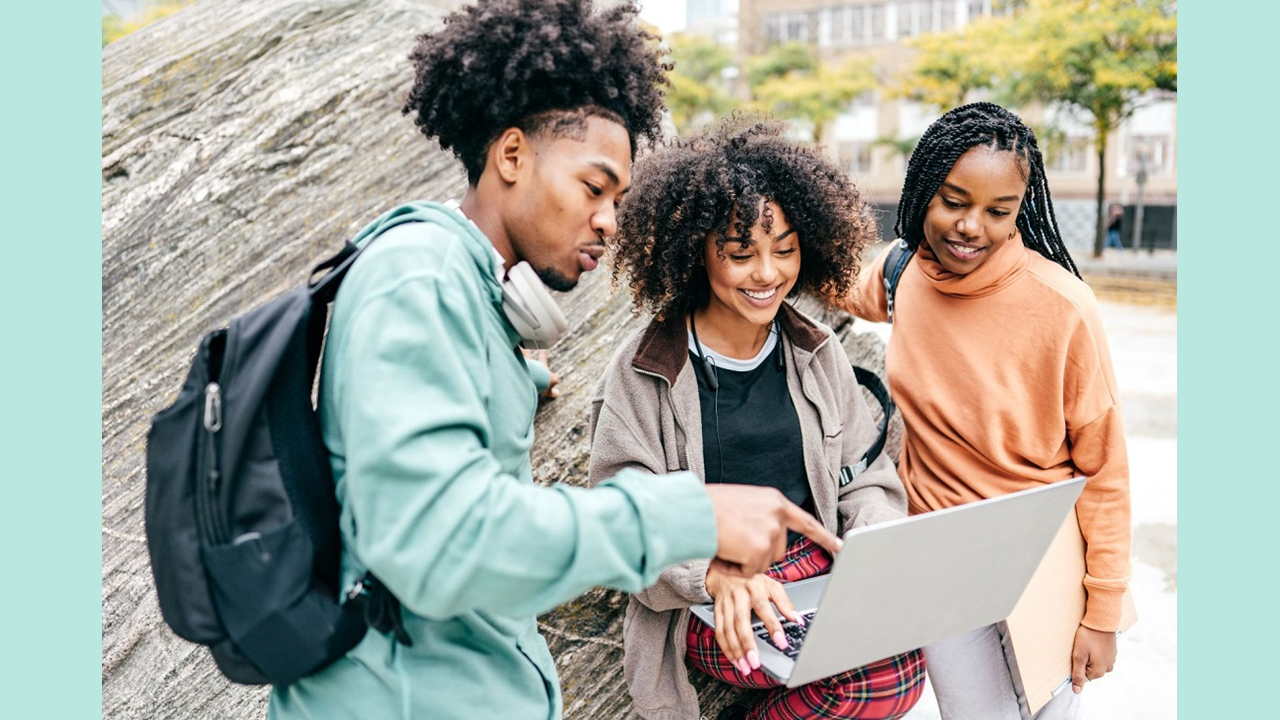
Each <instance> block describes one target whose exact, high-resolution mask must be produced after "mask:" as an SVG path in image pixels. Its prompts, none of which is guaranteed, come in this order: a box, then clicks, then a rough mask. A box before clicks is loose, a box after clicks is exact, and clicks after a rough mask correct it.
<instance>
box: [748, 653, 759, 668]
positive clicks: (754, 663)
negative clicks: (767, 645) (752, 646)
mask: <svg viewBox="0 0 1280 720" xmlns="http://www.w3.org/2000/svg"><path fill="white" fill-rule="evenodd" d="M747 665H750V666H751V669H752V670H755V669H757V668H759V667H760V653H758V652H756V651H755V650H749V651H747Z"/></svg>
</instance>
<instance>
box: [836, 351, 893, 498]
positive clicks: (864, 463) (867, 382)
mask: <svg viewBox="0 0 1280 720" xmlns="http://www.w3.org/2000/svg"><path fill="white" fill-rule="evenodd" d="M853 375H854V377H856V378H857V379H858V383H859V384H861V385H862V386H863V387H865V388H866V389H868V390H870V391H871V394H872V395H874V396H875V398H876V400H878V401H880V409H881V410H883V411H884V416H883V417H881V418H880V423H879V425H878V426H877V428H878V430H879V434H878V435H877V436H876V439H875V442H873V443H871V447H870V448H867V452H866V453H864V454H863V456H862V459H861V460H859V461H858V462H857V463H856V464H854V465H845V466H844V467H842V468H840V487H844V486H845V485H848V484H849V483H851V482H853V479H854V478H856V477H858V476H859V475H861V474H862V473H863V472H864V471H865V470H866V469H867V468H868V467H870V466H871V463H873V462H875V461H876V458H878V457H880V452H881V451H882V450H884V443H885V440H886V439H887V438H888V435H889V418H891V417H893V410H894V404H893V397H891V396H890V395H889V388H887V387H885V384H884V383H883V382H881V381H880V377H879V376H878V375H876V374H875V373H873V372H871V371H870V370H867V369H866V368H860V367H858V366H857V365H854V366H853Z"/></svg>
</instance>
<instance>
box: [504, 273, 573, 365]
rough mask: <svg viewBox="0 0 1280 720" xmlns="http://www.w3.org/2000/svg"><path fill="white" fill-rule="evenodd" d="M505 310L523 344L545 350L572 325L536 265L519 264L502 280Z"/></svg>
mask: <svg viewBox="0 0 1280 720" xmlns="http://www.w3.org/2000/svg"><path fill="white" fill-rule="evenodd" d="M502 311H503V312H504V313H506V315H507V320H509V321H511V325H512V327H514V328H515V329H516V332H518V333H520V339H521V341H522V342H521V343H520V344H521V345H522V346H524V347H526V348H529V349H531V350H543V349H546V348H549V347H551V346H552V345H555V344H556V341H557V340H559V339H560V336H561V335H564V331H565V330H568V329H569V323H568V321H566V320H565V318H564V313H563V312H562V311H561V310H560V306H559V305H557V304H556V301H555V299H554V298H552V297H551V291H550V290H548V289H547V286H546V285H543V284H542V280H541V279H540V278H539V277H538V273H536V272H534V269H533V266H532V265H530V264H529V263H527V262H525V261H523V260H522V261H520V262H518V263H516V264H515V266H514V267H512V268H511V269H510V270H508V271H507V279H506V280H503V281H502Z"/></svg>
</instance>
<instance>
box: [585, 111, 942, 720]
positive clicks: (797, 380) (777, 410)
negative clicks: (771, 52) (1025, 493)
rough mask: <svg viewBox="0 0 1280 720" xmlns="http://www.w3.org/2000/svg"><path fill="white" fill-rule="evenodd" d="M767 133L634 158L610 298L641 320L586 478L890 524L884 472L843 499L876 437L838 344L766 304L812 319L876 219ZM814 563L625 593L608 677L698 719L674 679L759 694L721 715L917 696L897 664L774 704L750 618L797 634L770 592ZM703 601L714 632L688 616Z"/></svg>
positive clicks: (799, 714)
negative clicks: (683, 479) (669, 481)
mask: <svg viewBox="0 0 1280 720" xmlns="http://www.w3.org/2000/svg"><path fill="white" fill-rule="evenodd" d="M783 131H784V126H783V125H781V124H780V123H777V122H774V121H767V120H755V119H751V118H741V117H735V118H731V119H727V120H724V121H722V122H720V123H719V124H718V125H716V126H714V127H713V128H712V129H711V130H710V131H708V132H706V133H705V134H702V135H699V136H696V137H691V138H688V139H682V140H677V141H674V142H672V143H671V144H669V145H667V146H666V147H664V148H661V149H659V150H657V151H655V152H654V153H652V154H650V155H648V156H647V157H645V158H642V159H641V160H640V161H639V162H638V163H637V166H636V170H635V184H634V186H633V188H632V190H631V192H630V193H629V194H628V196H627V198H626V200H625V201H624V202H623V206H622V211H621V214H620V216H619V230H618V236H617V238H616V248H615V250H614V255H613V262H614V265H613V272H614V279H615V282H617V281H625V282H626V283H627V284H628V286H629V287H630V288H631V292H632V296H633V299H634V302H635V306H636V308H637V310H648V311H650V312H652V313H653V316H654V317H653V320H652V321H651V322H650V323H649V324H648V326H647V327H645V328H643V329H642V330H641V331H639V332H638V333H636V334H635V335H634V336H633V337H631V338H630V339H629V340H627V341H626V342H625V343H624V344H623V345H622V347H621V348H620V349H619V350H618V352H617V354H615V355H614V358H613V360H612V362H611V364H610V367H609V369H608V370H607V371H606V373H605V376H604V378H603V379H602V381H601V383H600V386H599V388H598V390H597V393H596V398H595V400H594V402H593V414H592V418H593V444H592V450H591V468H590V471H589V475H590V481H591V482H593V483H594V482H597V481H599V480H602V479H604V478H607V477H609V476H611V475H612V474H614V473H616V472H618V471H619V470H620V469H621V468H624V467H638V468H640V469H642V470H645V471H647V472H650V473H655V474H656V473H665V472H670V471H673V470H692V471H693V472H694V473H695V474H696V475H698V476H699V477H701V478H702V479H703V481H704V482H706V483H708V484H709V485H715V484H718V483H729V482H731V483H748V484H753V485H761V486H765V487H771V488H775V489H776V490H778V491H780V492H781V493H782V494H784V495H785V496H786V497H787V498H788V499H790V500H791V501H792V502H794V503H796V504H797V505H800V506H802V507H804V508H806V509H808V510H810V511H811V512H813V513H814V514H815V515H816V516H817V517H818V518H819V520H821V521H822V522H823V523H824V525H825V526H826V527H827V529H828V530H830V531H832V532H833V533H837V534H840V533H842V532H844V531H846V530H849V529H850V528H854V527H858V526H862V525H868V524H871V523H876V522H881V521H884V520H890V519H893V518H899V517H902V516H904V515H905V513H906V495H905V492H904V490H903V487H902V483H901V481H899V479H898V476H897V474H896V472H895V470H894V467H893V464H892V463H891V462H890V461H889V459H888V458H887V457H885V456H882V457H880V458H878V459H877V460H876V461H875V462H874V463H872V464H871V465H870V467H868V468H866V469H865V470H864V471H863V472H862V473H860V474H858V475H856V476H855V477H854V478H853V479H852V481H850V482H847V483H842V481H841V476H840V471H841V468H842V467H846V466H853V465H855V464H856V463H857V462H858V460H860V459H861V457H862V454H863V453H865V452H866V450H867V449H868V447H870V446H871V444H872V442H873V441H874V440H875V438H876V436H877V428H876V423H875V420H874V418H873V417H872V415H871V412H870V410H869V409H868V407H867V405H866V402H865V401H864V400H863V397H862V393H861V390H860V389H859V386H858V382H857V380H856V379H855V377H854V374H853V370H852V368H851V367H850V364H849V360H848V358H847V356H846V355H845V352H844V349H843V348H842V347H841V345H840V341H839V340H838V339H837V338H836V337H835V336H834V335H833V333H832V331H831V329H830V328H828V327H826V326H824V325H821V324H819V323H818V322H816V321H814V320H813V319H811V318H809V317H806V316H805V315H804V314H802V313H801V312H799V311H797V310H796V309H795V308H793V307H792V306H791V305H790V304H788V303H787V302H785V301H784V300H785V299H786V298H789V297H796V296H797V295H799V294H801V293H808V294H810V295H813V296H816V297H818V298H820V299H822V300H824V301H826V302H828V303H832V302H835V301H836V299H837V298H839V297H840V296H842V295H843V294H844V293H846V292H847V291H848V289H849V288H850V284H851V283H852V281H853V279H854V277H855V275H856V273H857V259H858V257H859V255H860V254H861V253H862V251H863V249H864V248H865V247H866V246H867V244H868V243H869V242H871V241H872V238H873V237H874V235H875V223H874V221H873V220H872V219H871V218H870V216H869V215H868V213H867V210H866V207H865V205H864V203H863V201H862V199H861V198H860V196H859V194H858V191H857V190H856V189H855V188H854V186H853V183H852V182H851V181H850V179H849V177H848V175H847V174H846V173H845V172H844V171H842V170H841V169H840V168H839V167H837V166H836V165H835V164H833V163H832V162H831V161H830V160H828V159H827V158H826V157H825V155H824V154H823V153H822V152H821V151H820V150H819V149H817V148H814V147H810V146H808V145H805V144H802V143H799V142H796V141H794V140H792V139H789V138H787V137H786V136H785V135H784V133H783ZM831 562H832V560H831V556H830V554H828V553H827V552H826V551H825V550H823V549H822V548H820V547H818V546H817V545H815V544H814V543H813V542H811V541H809V540H808V539H806V538H802V537H798V536H794V535H793V536H791V537H789V545H788V548H787V553H786V555H785V557H784V558H783V559H782V560H781V561H780V562H778V563H775V564H774V565H772V566H771V567H769V568H768V569H767V570H766V571H765V572H762V573H757V574H754V575H752V576H750V577H742V576H738V575H733V574H731V573H727V572H725V571H724V569H723V568H721V567H720V566H719V565H718V564H717V563H715V562H708V561H707V560H694V561H690V562H685V563H682V564H680V565H677V566H675V567H673V568H670V569H668V570H666V571H664V572H663V573H662V574H661V575H660V576H659V580H658V583H657V584H656V585H654V586H653V587H651V588H649V589H647V590H645V591H644V592H640V593H636V594H634V595H632V596H631V599H630V601H629V605H628V607H627V623H626V626H625V630H624V638H623V643H624V649H625V652H624V664H625V676H626V678H627V682H628V685H629V689H630V692H631V697H632V700H633V703H634V705H635V707H636V710H637V711H638V712H639V713H640V714H641V715H642V716H644V717H655V718H657V717H698V716H699V715H700V713H699V708H698V698H697V694H696V693H695V691H694V689H693V686H692V685H691V684H690V682H689V678H688V672H689V671H688V669H687V667H686V663H687V664H688V666H691V667H693V668H696V669H697V671H698V672H702V673H705V674H708V675H710V676H712V677H714V678H716V679H718V680H720V681H723V682H726V683H730V684H732V685H736V686H739V687H745V688H761V689H770V692H769V693H768V694H767V695H766V696H765V697H764V699H763V700H762V701H761V702H760V703H759V704H757V705H756V706H754V707H751V708H747V707H743V706H739V705H730V706H729V707H727V708H725V709H724V711H723V712H722V713H721V716H720V717H722V718H728V717H751V718H818V717H821V718H895V717H900V716H901V715H903V714H905V713H906V712H907V711H908V710H910V709H911V707H912V706H914V705H915V703H916V701H917V700H919V698H920V695H921V692H922V690H923V683H924V661H923V658H922V655H921V654H920V652H919V651H918V650H917V651H912V652H908V653H905V654H903V655H899V656H896V657H892V658H887V659H885V660H883V661H880V662H877V663H873V664H871V665H867V666H865V667H860V668H856V669H854V670H851V671H849V672H845V673H842V674H840V675H836V676H834V677H831V678H827V679H824V680H819V681H816V682H813V683H810V684H808V685H805V686H802V687H799V688H796V689H788V688H786V687H782V686H781V685H780V683H779V682H778V681H777V680H776V679H774V678H773V677H771V676H770V675H768V674H767V673H766V672H765V671H764V670H763V669H762V667H761V662H760V656H759V649H758V648H757V645H756V642H757V641H756V638H755V636H754V634H753V632H752V630H751V619H750V616H751V612H752V611H753V610H754V611H755V612H756V613H757V614H758V615H759V616H760V618H761V619H763V620H764V623H765V627H766V629H767V631H768V633H769V634H770V636H771V642H773V644H774V645H775V646H777V647H779V648H786V647H787V640H786V633H785V631H784V623H783V621H782V620H780V619H779V618H778V617H777V615H776V614H775V613H774V612H773V610H772V609H771V608H770V602H772V603H773V604H774V605H776V606H777V607H778V609H779V610H780V611H781V615H782V616H783V618H785V619H786V621H788V622H797V623H803V618H801V616H800V615H799V614H797V612H796V610H795V608H794V606H793V605H792V604H791V602H790V601H789V600H788V599H787V596H786V593H785V592H784V591H783V589H782V585H781V583H783V582H792V581H795V580H800V579H803V578H807V577H813V576H815V575H820V574H823V573H825V572H827V571H828V570H829V569H830V567H831ZM710 602H714V603H715V615H716V629H715V630H712V629H711V628H710V627H708V626H707V625H706V624H704V623H703V622H702V621H701V620H698V619H696V618H693V617H692V616H691V614H690V612H689V608H690V606H692V605H696V604H701V603H710Z"/></svg>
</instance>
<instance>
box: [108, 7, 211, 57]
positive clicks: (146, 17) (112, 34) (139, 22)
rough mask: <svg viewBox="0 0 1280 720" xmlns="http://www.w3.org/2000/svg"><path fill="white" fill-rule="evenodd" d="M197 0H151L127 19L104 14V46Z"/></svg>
mask: <svg viewBox="0 0 1280 720" xmlns="http://www.w3.org/2000/svg"><path fill="white" fill-rule="evenodd" d="M193 2H195V0H150V2H148V3H147V6H146V8H145V9H143V11H142V12H140V13H138V14H137V15H135V16H133V17H131V18H128V19H125V18H121V17H119V16H118V15H103V16H102V47H106V46H107V45H108V44H109V43H113V42H115V41H116V40H119V39H120V38H122V37H124V36H125V35H128V34H129V33H131V32H133V31H134V30H138V29H140V28H143V27H146V26H147V25H150V24H151V23H153V22H155V21H157V20H160V19H161V18H164V17H168V16H169V15H172V14H173V13H175V12H177V11H179V10H181V9H182V8H184V7H186V6H188V5H190V4H191V3H193Z"/></svg>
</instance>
